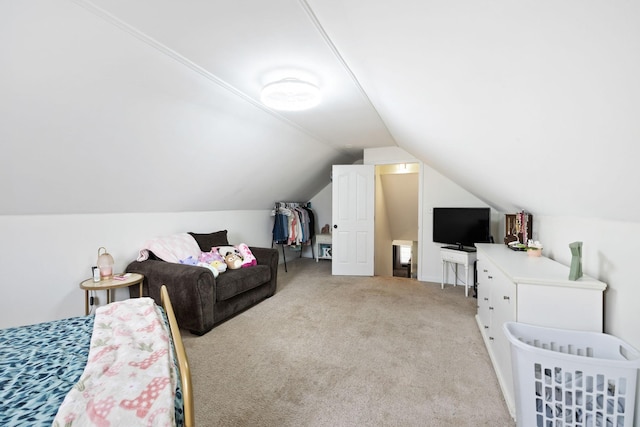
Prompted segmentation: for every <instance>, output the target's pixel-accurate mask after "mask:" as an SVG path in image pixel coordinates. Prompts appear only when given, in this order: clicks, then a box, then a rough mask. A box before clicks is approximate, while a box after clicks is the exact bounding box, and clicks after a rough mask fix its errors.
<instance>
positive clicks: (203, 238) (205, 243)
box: [189, 230, 229, 252]
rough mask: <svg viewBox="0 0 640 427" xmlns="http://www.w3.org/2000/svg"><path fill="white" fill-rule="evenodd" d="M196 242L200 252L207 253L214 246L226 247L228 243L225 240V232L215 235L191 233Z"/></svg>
mask: <svg viewBox="0 0 640 427" xmlns="http://www.w3.org/2000/svg"><path fill="white" fill-rule="evenodd" d="M189 234H191V235H192V236H193V238H194V239H196V242H198V246H200V250H201V251H202V252H209V251H211V248H212V247H214V246H228V245H229V241H228V240H227V230H221V231H216V232H215V233H206V234H202V233H191V232H189Z"/></svg>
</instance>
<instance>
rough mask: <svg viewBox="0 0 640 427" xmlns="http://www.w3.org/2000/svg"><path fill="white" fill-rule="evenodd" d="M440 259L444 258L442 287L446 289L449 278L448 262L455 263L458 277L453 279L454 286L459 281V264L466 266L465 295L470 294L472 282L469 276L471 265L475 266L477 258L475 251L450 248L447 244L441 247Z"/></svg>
mask: <svg viewBox="0 0 640 427" xmlns="http://www.w3.org/2000/svg"><path fill="white" fill-rule="evenodd" d="M440 259H441V260H442V282H441V283H440V287H441V288H442V289H444V282H446V281H447V280H446V279H447V264H449V263H453V264H455V266H456V277H455V280H454V281H453V286H456V285H457V284H458V283H457V282H458V264H461V265H463V266H464V273H465V277H466V281H465V283H464V295H465V296H467V297H468V296H469V286H470V284H471V278H470V277H469V266H472V267H473V263H474V262H475V260H476V253H475V252H467V251H461V250H458V249H452V248H448V247H446V246H444V247H442V248H440Z"/></svg>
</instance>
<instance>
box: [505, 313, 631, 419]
mask: <svg viewBox="0 0 640 427" xmlns="http://www.w3.org/2000/svg"><path fill="white" fill-rule="evenodd" d="M504 331H505V334H506V336H507V338H508V339H509V342H510V343H511V364H512V369H513V381H514V393H515V402H516V421H517V425H518V427H529V426H535V427H599V426H601V427H633V425H634V424H633V417H634V410H635V401H636V387H637V377H638V368H639V367H640V352H638V350H636V349H635V348H633V347H632V346H630V345H629V344H627V343H625V342H624V341H622V340H620V339H618V338H616V337H614V336H612V335H607V334H601V333H597V332H583V331H572V330H564V329H552V328H543V327H539V326H533V325H528V324H524V323H516V322H506V323H505V324H504Z"/></svg>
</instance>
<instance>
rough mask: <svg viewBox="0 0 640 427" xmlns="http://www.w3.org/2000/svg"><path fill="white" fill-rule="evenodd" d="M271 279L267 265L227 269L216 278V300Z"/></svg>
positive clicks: (231, 296) (239, 292)
mask: <svg viewBox="0 0 640 427" xmlns="http://www.w3.org/2000/svg"><path fill="white" fill-rule="evenodd" d="M270 279H271V269H270V268H269V266H268V265H254V266H253V267H247V268H239V269H237V270H227V271H226V272H224V273H221V274H220V275H219V276H218V277H217V278H216V300H217V301H224V300H227V299H229V298H233V297H234V296H236V295H238V294H241V293H242V292H245V291H248V290H249V289H253V288H255V287H257V286H260V285H262V284H265V283H268V282H269V280H270Z"/></svg>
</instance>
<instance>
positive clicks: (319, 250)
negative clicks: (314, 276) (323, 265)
mask: <svg viewBox="0 0 640 427" xmlns="http://www.w3.org/2000/svg"><path fill="white" fill-rule="evenodd" d="M315 239H316V241H315V250H316V262H318V260H319V259H331V234H316V237H315Z"/></svg>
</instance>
